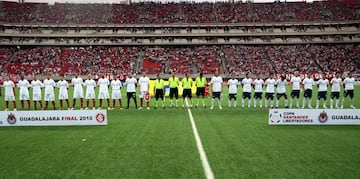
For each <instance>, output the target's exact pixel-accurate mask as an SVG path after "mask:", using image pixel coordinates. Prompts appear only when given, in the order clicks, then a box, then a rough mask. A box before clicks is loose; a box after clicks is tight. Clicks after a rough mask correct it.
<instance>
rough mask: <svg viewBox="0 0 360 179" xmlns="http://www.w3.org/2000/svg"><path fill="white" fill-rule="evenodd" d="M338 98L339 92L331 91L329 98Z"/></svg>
mask: <svg viewBox="0 0 360 179" xmlns="http://www.w3.org/2000/svg"><path fill="white" fill-rule="evenodd" d="M334 98H336V99H339V98H340V92H331V99H334Z"/></svg>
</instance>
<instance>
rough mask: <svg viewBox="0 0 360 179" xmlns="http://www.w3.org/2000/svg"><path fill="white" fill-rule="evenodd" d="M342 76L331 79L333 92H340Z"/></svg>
mask: <svg viewBox="0 0 360 179" xmlns="http://www.w3.org/2000/svg"><path fill="white" fill-rule="evenodd" d="M341 83H342V79H341V78H333V79H331V92H340V89H341Z"/></svg>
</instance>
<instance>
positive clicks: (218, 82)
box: [210, 76, 223, 92]
mask: <svg viewBox="0 0 360 179" xmlns="http://www.w3.org/2000/svg"><path fill="white" fill-rule="evenodd" d="M222 83H223V80H222V78H221V76H213V77H212V78H211V81H210V84H211V85H212V91H213V92H221V90H222Z"/></svg>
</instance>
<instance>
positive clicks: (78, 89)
mask: <svg viewBox="0 0 360 179" xmlns="http://www.w3.org/2000/svg"><path fill="white" fill-rule="evenodd" d="M71 83H72V84H73V85H74V94H73V98H75V99H76V98H84V91H83V87H82V86H83V80H82V78H80V77H77V78H73V79H72V80H71Z"/></svg>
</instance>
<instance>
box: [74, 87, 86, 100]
mask: <svg viewBox="0 0 360 179" xmlns="http://www.w3.org/2000/svg"><path fill="white" fill-rule="evenodd" d="M73 98H74V99H77V98H84V91H83V90H81V89H74V95H73Z"/></svg>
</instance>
